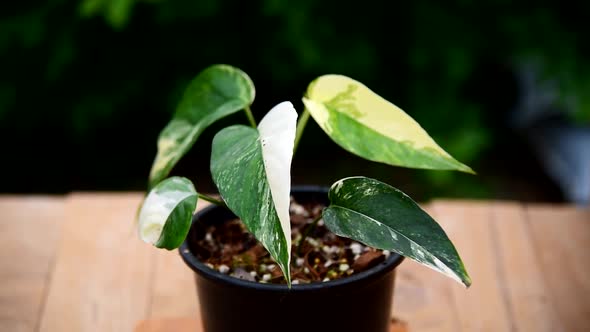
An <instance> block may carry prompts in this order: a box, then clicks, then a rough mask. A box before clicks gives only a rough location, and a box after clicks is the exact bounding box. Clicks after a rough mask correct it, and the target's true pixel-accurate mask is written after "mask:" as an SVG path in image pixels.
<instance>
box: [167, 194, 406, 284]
mask: <svg viewBox="0 0 590 332" xmlns="http://www.w3.org/2000/svg"><path fill="white" fill-rule="evenodd" d="M298 189H301V188H298ZM305 189H309V187H308V188H305ZM214 209H223V208H222V207H219V206H216V205H210V206H207V207H205V208H203V209H202V210H200V211H198V212H197V213H195V214H194V216H193V219H192V223H191V228H192V225H194V224H195V222H196V220H197V219H198V218H200V217H202V216H203V215H206V214H207V213H209V212H210V211H212V210H214ZM187 239H188V237H187ZM187 239H185V241H184V242H183V243H182V245H181V246H180V247H179V248H178V251H179V253H180V255H181V256H182V259H183V260H184V262H185V263H186V264H187V265H188V266H189V267H190V268H191V269H192V270H193V271H194V272H195V273H197V274H198V275H200V276H202V277H205V278H208V279H211V280H215V281H217V282H220V283H222V284H225V285H227V286H234V287H241V288H251V289H254V290H256V291H273V292H310V291H317V290H322V289H326V288H339V287H343V286H349V285H351V284H354V283H356V282H359V281H361V280H365V279H369V280H371V279H377V278H379V277H381V276H383V275H385V274H387V272H389V271H390V270H393V269H394V268H396V267H397V266H398V265H399V264H400V263H401V262H402V261H403V260H404V257H403V256H401V255H399V254H397V253H394V252H391V253H390V255H389V257H387V258H386V259H385V261H384V262H382V263H380V264H378V265H376V266H374V267H372V268H370V269H368V270H365V271H363V272H360V273H355V274H353V275H351V276H348V277H345V278H340V279H336V280H330V281H326V282H314V283H309V284H292V285H291V288H290V289H289V287H287V285H286V284H271V283H259V282H255V281H248V280H243V279H239V278H235V277H232V276H230V275H227V274H223V273H221V272H218V271H216V270H213V269H211V268H210V267H208V266H207V265H205V264H204V263H203V262H201V261H200V260H199V259H198V258H197V257H196V256H195V255H193V253H192V252H191V250H190V248H189V245H188V241H187Z"/></svg>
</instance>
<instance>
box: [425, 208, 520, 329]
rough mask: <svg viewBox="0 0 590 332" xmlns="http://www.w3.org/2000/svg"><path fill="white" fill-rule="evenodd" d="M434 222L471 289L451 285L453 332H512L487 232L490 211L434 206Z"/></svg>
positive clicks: (492, 242)
mask: <svg viewBox="0 0 590 332" xmlns="http://www.w3.org/2000/svg"><path fill="white" fill-rule="evenodd" d="M433 209H434V212H435V216H436V219H437V221H438V222H439V223H440V224H441V226H442V227H443V229H445V231H446V232H447V233H448V234H449V235H450V237H451V239H452V241H453V242H454V244H455V246H456V248H457V250H458V251H459V253H460V254H461V258H462V259H463V262H464V263H465V266H466V268H467V271H468V273H469V275H470V276H471V278H472V280H473V285H472V286H471V288H469V289H467V290H466V289H465V288H464V287H462V286H461V285H459V284H458V283H455V282H452V283H453V284H452V286H451V290H452V298H453V300H454V302H455V308H456V310H457V312H458V314H457V315H458V319H459V323H460V326H459V329H457V331H511V330H514V322H513V317H511V315H510V313H509V311H508V308H507V307H506V302H505V295H506V293H505V289H504V285H503V280H504V278H503V276H502V271H501V269H500V266H501V263H500V262H499V258H498V256H497V247H496V241H497V239H496V238H495V236H494V233H493V232H492V231H491V223H492V220H491V216H492V215H491V207H490V205H489V204H486V203H483V202H465V201H447V202H441V201H438V202H435V203H434V204H433Z"/></svg>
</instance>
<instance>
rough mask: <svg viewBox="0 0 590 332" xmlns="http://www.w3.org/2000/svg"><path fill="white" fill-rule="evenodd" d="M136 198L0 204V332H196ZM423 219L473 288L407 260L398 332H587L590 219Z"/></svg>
mask: <svg viewBox="0 0 590 332" xmlns="http://www.w3.org/2000/svg"><path fill="white" fill-rule="evenodd" d="M141 197H142V196H141V194H138V193H130V194H109V193H104V194H90V193H80V194H73V195H69V196H66V197H47V196H0V243H1V246H2V247H1V249H2V250H0V331H17V332H20V331H27V332H28V331H37V330H40V331H56V332H61V331H107V332H108V331H133V330H134V328H135V327H136V326H137V323H138V322H143V323H142V325H139V326H137V328H138V329H141V330H138V331H142V332H144V331H152V332H156V331H162V330H163V329H164V330H170V329H172V330H174V331H183V328H189V329H190V330H191V331H200V330H201V329H202V328H201V326H200V325H199V323H198V322H200V318H199V310H198V308H199V306H198V299H197V297H196V295H195V294H196V291H195V284H194V280H193V274H192V271H190V270H189V269H188V268H187V267H186V266H185V265H184V263H183V262H182V260H181V258H180V257H179V255H178V253H177V251H171V252H168V251H162V250H156V249H154V248H153V247H151V246H150V245H147V244H145V243H143V242H141V241H140V240H139V239H138V237H137V235H136V230H135V226H134V224H133V222H132V221H133V219H134V217H135V213H136V209H137V206H138V204H139V202H140V200H141ZM199 207H200V208H201V207H202V206H201V205H200V206H199ZM426 209H427V210H428V211H429V212H430V213H431V214H432V215H433V216H434V217H435V219H436V220H438V221H439V222H440V224H441V226H442V227H443V228H444V229H445V231H446V232H447V234H448V236H449V237H450V238H451V240H452V241H453V242H454V243H455V245H456V247H457V249H458V251H459V252H460V253H461V255H462V258H463V260H464V262H465V265H466V267H467V270H468V271H469V273H470V275H471V277H472V279H473V281H474V283H473V286H472V287H471V288H470V289H468V290H465V289H464V288H463V287H462V286H460V285H459V284H457V283H456V282H454V281H453V280H451V279H450V278H446V277H444V276H442V275H440V274H439V273H436V272H434V271H432V270H430V269H428V268H425V267H422V266H420V265H418V264H416V263H413V262H410V261H409V260H406V261H405V262H404V263H403V264H402V265H401V266H400V268H399V270H398V274H397V280H396V287H395V293H396V294H395V296H394V311H393V312H394V313H395V316H396V317H399V318H400V319H401V320H403V321H405V322H407V325H404V324H401V323H399V324H398V325H397V326H396V328H398V330H395V331H406V330H410V331H442V332H445V331H453V332H454V331H525V332H526V331H568V332H569V331H590V278H589V277H588V276H590V265H588V262H590V211H589V210H588V209H586V210H583V209H576V208H573V207H570V206H565V205H544V204H533V205H526V206H523V205H522V204H520V203H514V202H493V201H488V202H474V201H436V202H434V203H432V204H430V205H427V206H426ZM164 317H170V319H163V320H162V319H159V318H164ZM174 317H177V318H174ZM182 317H185V318H182ZM146 324H147V325H146ZM392 331H394V330H392Z"/></svg>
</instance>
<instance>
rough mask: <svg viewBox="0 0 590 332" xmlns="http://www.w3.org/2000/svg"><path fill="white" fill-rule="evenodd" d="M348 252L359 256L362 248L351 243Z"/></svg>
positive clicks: (356, 243) (358, 244)
mask: <svg viewBox="0 0 590 332" xmlns="http://www.w3.org/2000/svg"><path fill="white" fill-rule="evenodd" d="M350 251H352V253H353V254H354V255H360V254H361V252H362V251H363V246H362V245H361V244H360V243H358V242H353V243H351V244H350Z"/></svg>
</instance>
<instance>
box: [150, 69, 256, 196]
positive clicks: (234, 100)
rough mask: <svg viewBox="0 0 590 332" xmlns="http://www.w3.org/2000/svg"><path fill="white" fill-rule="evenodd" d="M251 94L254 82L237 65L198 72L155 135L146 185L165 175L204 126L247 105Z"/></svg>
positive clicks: (154, 183)
mask: <svg viewBox="0 0 590 332" xmlns="http://www.w3.org/2000/svg"><path fill="white" fill-rule="evenodd" d="M254 93H255V92H254V84H253V83H252V81H251V80H250V78H249V77H248V75H246V73H244V72H243V71H241V70H240V69H238V68H234V67H231V66H228V65H214V66H211V67H209V68H206V69H205V70H203V71H202V72H201V73H199V75H197V77H195V78H194V79H193V81H192V82H191V83H190V84H189V86H188V88H187V89H186V90H185V92H184V95H183V97H182V100H181V101H180V103H179V104H178V107H177V108H176V113H175V114H174V117H173V118H172V120H171V121H170V122H169V123H168V125H167V126H166V127H165V128H164V129H163V130H162V132H161V133H160V136H159V137H158V153H157V155H156V159H155V160H154V163H153V165H152V169H151V171H150V179H149V187H150V188H152V187H153V186H155V185H156V184H157V183H158V182H160V181H161V180H162V179H164V178H166V176H168V174H169V173H170V171H171V170H172V168H173V167H174V165H176V163H177V162H178V161H179V160H180V158H182V156H184V154H185V153H186V152H187V151H188V150H189V149H190V148H191V147H192V146H193V144H194V143H195V142H196V141H197V139H198V138H199V135H201V133H202V132H203V130H205V128H207V127H208V126H209V125H211V124H212V123H213V122H215V121H217V120H219V119H221V118H223V117H225V116H227V115H230V114H232V113H235V112H237V111H239V110H241V109H243V108H245V107H247V106H250V104H252V101H254Z"/></svg>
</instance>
